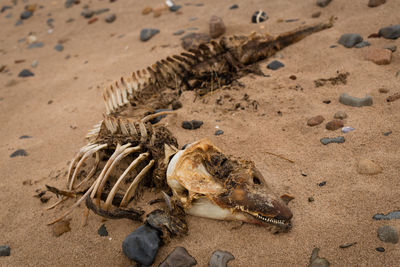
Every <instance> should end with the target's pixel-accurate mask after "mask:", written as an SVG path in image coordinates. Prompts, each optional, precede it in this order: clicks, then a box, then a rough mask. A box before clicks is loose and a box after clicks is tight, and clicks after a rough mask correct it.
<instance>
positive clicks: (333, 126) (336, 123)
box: [325, 119, 344, 131]
mask: <svg viewBox="0 0 400 267" xmlns="http://www.w3.org/2000/svg"><path fill="white" fill-rule="evenodd" d="M343 126H344V124H343V121H342V120H337V119H335V120H331V121H330V122H328V123H327V124H326V126H325V128H326V129H327V130H329V131H336V130H337V129H339V128H342V127H343Z"/></svg>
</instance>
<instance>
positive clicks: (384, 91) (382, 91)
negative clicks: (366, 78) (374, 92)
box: [378, 87, 389, 94]
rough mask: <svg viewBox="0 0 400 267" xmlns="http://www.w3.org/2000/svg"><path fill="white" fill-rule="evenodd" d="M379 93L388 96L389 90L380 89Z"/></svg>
mask: <svg viewBox="0 0 400 267" xmlns="http://www.w3.org/2000/svg"><path fill="white" fill-rule="evenodd" d="M378 91H379V93H381V94H387V93H389V89H387V88H383V87H382V88H379V90H378Z"/></svg>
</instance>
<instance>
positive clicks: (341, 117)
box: [333, 111, 347, 120]
mask: <svg viewBox="0 0 400 267" xmlns="http://www.w3.org/2000/svg"><path fill="white" fill-rule="evenodd" d="M333 117H334V118H335V119H339V120H344V119H346V118H347V114H346V112H344V111H338V112H336V113H335V115H333Z"/></svg>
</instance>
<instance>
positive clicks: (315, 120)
mask: <svg viewBox="0 0 400 267" xmlns="http://www.w3.org/2000/svg"><path fill="white" fill-rule="evenodd" d="M324 120H325V118H324V117H323V116H322V115H318V116H315V117H312V118H309V119H308V121H307V125H308V126H311V127H312V126H317V125H319V124H321V123H322V122H323V121H324Z"/></svg>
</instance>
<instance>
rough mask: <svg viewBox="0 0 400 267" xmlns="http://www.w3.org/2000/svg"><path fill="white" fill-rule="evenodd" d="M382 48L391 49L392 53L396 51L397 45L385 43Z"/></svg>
mask: <svg viewBox="0 0 400 267" xmlns="http://www.w3.org/2000/svg"><path fill="white" fill-rule="evenodd" d="M384 48H385V49H388V50H390V51H392V53H394V52H396V50H397V46H396V45H387V46H385V47H384Z"/></svg>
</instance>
